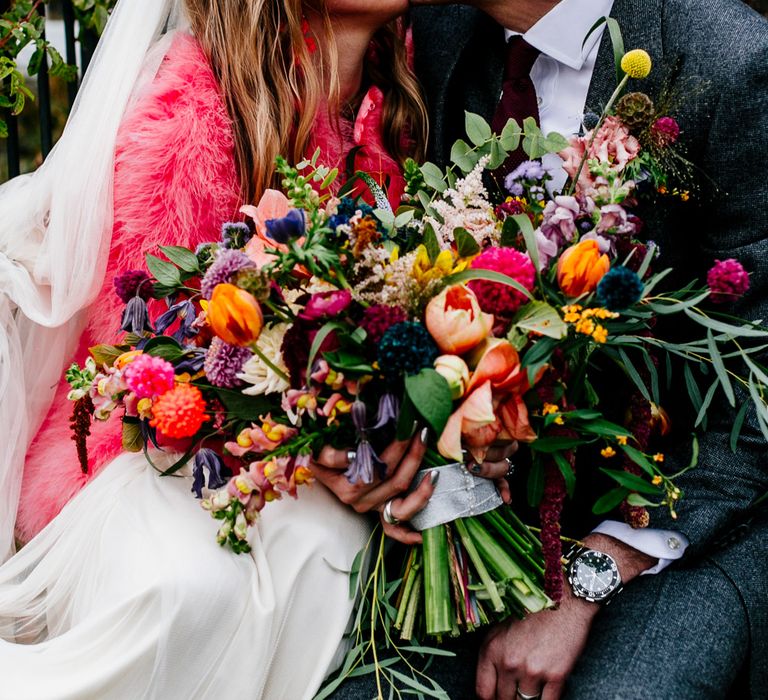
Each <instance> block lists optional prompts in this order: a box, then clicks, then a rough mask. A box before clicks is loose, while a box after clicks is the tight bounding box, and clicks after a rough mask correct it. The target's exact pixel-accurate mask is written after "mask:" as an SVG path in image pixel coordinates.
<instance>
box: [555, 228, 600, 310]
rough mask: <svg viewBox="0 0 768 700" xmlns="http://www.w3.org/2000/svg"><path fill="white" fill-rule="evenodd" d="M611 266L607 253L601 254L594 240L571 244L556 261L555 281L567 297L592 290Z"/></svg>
mask: <svg viewBox="0 0 768 700" xmlns="http://www.w3.org/2000/svg"><path fill="white" fill-rule="evenodd" d="M610 267H611V263H610V260H608V256H607V255H601V253H600V247H599V246H598V244H597V241H595V240H591V239H589V240H586V241H581V242H580V243H577V244H576V245H572V246H571V247H570V248H568V249H567V250H566V251H565V252H563V254H562V255H561V256H560V260H559V261H558V263H557V282H558V284H559V285H560V289H562V290H563V291H564V292H565V293H566V294H567V295H568V296H569V297H580V296H581V295H582V294H587V293H589V292H593V291H594V290H595V289H596V288H597V285H598V284H599V282H600V280H601V279H603V275H605V273H606V272H608V270H609V269H610Z"/></svg>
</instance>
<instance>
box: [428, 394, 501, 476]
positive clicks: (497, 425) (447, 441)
mask: <svg viewBox="0 0 768 700" xmlns="http://www.w3.org/2000/svg"><path fill="white" fill-rule="evenodd" d="M501 428H502V425H501V422H500V421H499V419H498V418H497V417H496V412H495V411H494V407H493V391H492V387H491V383H490V382H485V384H483V385H482V386H480V387H478V388H477V389H476V390H475V391H473V392H472V393H471V394H470V395H469V396H467V398H466V399H464V402H463V403H462V404H461V406H459V407H458V408H457V409H456V411H454V413H453V415H452V416H451V417H450V418H449V419H448V422H447V423H446V425H445V428H444V429H443V433H442V435H440V440H439V441H438V443H437V449H438V451H439V452H440V454H441V455H442V456H443V457H445V458H446V459H453V460H455V461H457V462H461V461H463V460H464V456H463V454H462V439H463V441H464V442H466V444H467V446H469V447H470V449H471V451H472V456H473V457H474V458H475V459H479V460H482V458H483V457H485V453H486V452H487V451H488V448H489V447H490V446H491V445H492V444H493V443H494V442H495V440H496V437H497V436H498V434H499V432H500V431H501Z"/></svg>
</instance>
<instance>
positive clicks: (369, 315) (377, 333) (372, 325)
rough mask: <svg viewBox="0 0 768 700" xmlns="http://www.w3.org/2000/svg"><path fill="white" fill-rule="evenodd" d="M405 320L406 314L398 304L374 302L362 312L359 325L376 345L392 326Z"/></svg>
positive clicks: (406, 318)
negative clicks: (390, 304) (388, 304)
mask: <svg viewBox="0 0 768 700" xmlns="http://www.w3.org/2000/svg"><path fill="white" fill-rule="evenodd" d="M407 320H408V314H407V313H406V312H405V309H403V308H402V307H400V306H386V305H385V304H374V305H373V306H369V307H368V308H367V309H366V310H365V312H364V313H363V318H362V319H361V321H360V327H361V328H364V329H365V332H366V334H367V335H368V340H370V341H371V342H372V343H373V344H374V345H376V344H378V342H379V341H380V340H381V339H382V338H383V337H384V334H385V333H386V332H387V331H388V330H389V329H390V328H391V327H392V326H394V325H397V324H398V323H402V322H403V321H407Z"/></svg>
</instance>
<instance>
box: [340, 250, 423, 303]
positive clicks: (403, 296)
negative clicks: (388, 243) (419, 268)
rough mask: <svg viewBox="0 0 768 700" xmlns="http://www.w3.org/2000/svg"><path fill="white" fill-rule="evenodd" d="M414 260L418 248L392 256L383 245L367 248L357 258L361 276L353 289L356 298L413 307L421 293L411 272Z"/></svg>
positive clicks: (358, 271) (370, 301)
mask: <svg viewBox="0 0 768 700" xmlns="http://www.w3.org/2000/svg"><path fill="white" fill-rule="evenodd" d="M415 260H416V253H415V252H410V253H407V254H406V255H404V256H402V257H398V258H396V259H395V260H392V259H391V254H390V253H389V252H387V251H386V250H385V249H383V248H367V249H366V250H365V251H364V252H363V255H362V257H361V259H360V260H359V261H358V265H357V269H356V271H357V273H358V274H359V276H360V277H361V278H362V279H361V280H360V281H359V282H358V283H357V284H356V285H355V288H354V290H353V292H352V294H353V296H354V298H355V299H356V300H358V301H363V302H367V303H371V304H385V305H387V306H401V307H403V308H404V309H412V308H413V307H414V304H415V302H416V297H417V295H418V288H417V287H418V285H417V284H416V280H415V279H414V277H413V275H412V270H413V265H414V262H415ZM363 272H364V273H365V274H364V275H363V274H362V273H363Z"/></svg>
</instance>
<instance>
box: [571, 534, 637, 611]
mask: <svg viewBox="0 0 768 700" xmlns="http://www.w3.org/2000/svg"><path fill="white" fill-rule="evenodd" d="M566 560H567V562H568V563H567V564H566V574H567V575H568V582H569V583H570V584H571V588H572V589H573V594H574V595H575V596H577V597H578V598H584V600H587V601H589V602H590V603H601V604H603V605H608V603H610V602H611V601H612V600H613V599H614V598H615V597H616V595H618V593H620V592H621V590H622V589H623V588H624V584H623V583H622V581H621V575H620V574H619V567H618V566H617V564H616V560H615V559H614V558H613V557H612V556H611V555H610V554H605V553H604V552H598V551H596V550H594V549H588V548H587V547H582V546H581V545H579V544H574V545H573V547H571V549H570V551H569V552H568V554H567V555H566Z"/></svg>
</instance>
